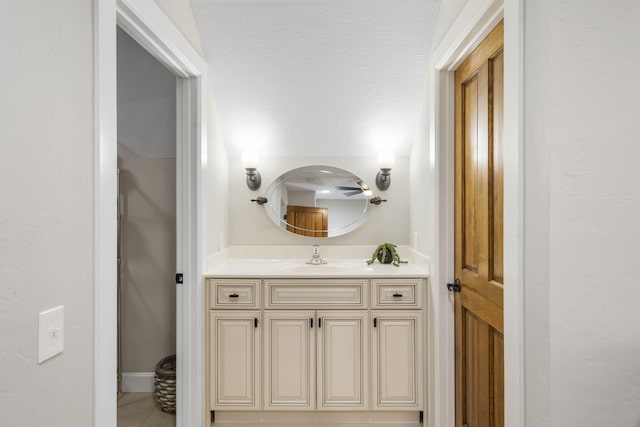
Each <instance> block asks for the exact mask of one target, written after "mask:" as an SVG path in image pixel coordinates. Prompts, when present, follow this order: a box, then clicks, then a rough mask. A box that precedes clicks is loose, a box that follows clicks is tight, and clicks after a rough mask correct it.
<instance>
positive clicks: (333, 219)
mask: <svg viewBox="0 0 640 427" xmlns="http://www.w3.org/2000/svg"><path fill="white" fill-rule="evenodd" d="M265 196H266V198H267V200H268V202H267V204H266V205H265V207H266V212H267V215H268V216H269V218H271V220H272V221H273V222H274V223H275V224H276V225H277V226H278V227H280V228H282V229H283V230H286V231H289V232H291V233H294V234H298V235H302V236H308V237H335V236H341V235H343V234H346V233H349V232H351V231H353V230H355V229H356V228H358V227H359V226H361V225H362V224H363V223H364V222H365V221H366V220H367V217H368V216H369V213H370V212H371V203H369V199H370V198H371V190H369V186H368V185H367V184H365V183H364V182H363V181H362V180H361V179H360V178H358V177H357V176H355V175H354V174H352V173H351V172H348V171H346V170H343V169H339V168H334V167H331V166H305V167H301V168H297V169H292V170H290V171H288V172H286V173H284V174H282V175H280V176H279V177H278V178H277V179H276V180H275V181H273V182H272V183H271V185H269V187H268V188H267V193H266V194H265Z"/></svg>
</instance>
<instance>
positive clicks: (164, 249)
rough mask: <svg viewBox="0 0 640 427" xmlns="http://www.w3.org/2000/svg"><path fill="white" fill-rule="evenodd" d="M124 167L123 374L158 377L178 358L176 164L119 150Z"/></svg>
mask: <svg viewBox="0 0 640 427" xmlns="http://www.w3.org/2000/svg"><path fill="white" fill-rule="evenodd" d="M174 87H175V82H174ZM118 167H119V168H120V203H121V208H120V211H121V213H122V222H121V224H122V244H121V245H122V266H121V270H122V272H121V276H122V307H121V313H122V371H123V372H154V368H155V366H156V363H157V362H158V361H159V360H160V359H161V358H162V357H164V356H167V355H170V354H175V352H176V284H175V274H176V160H175V158H173V159H148V158H144V157H140V156H138V155H136V154H135V153H133V152H132V151H130V150H128V149H127V148H126V147H124V146H123V145H121V144H118Z"/></svg>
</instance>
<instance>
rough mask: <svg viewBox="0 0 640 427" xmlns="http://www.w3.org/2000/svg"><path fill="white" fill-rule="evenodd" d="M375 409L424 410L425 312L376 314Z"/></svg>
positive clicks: (373, 348) (374, 331) (381, 312)
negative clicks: (423, 349)
mask: <svg viewBox="0 0 640 427" xmlns="http://www.w3.org/2000/svg"><path fill="white" fill-rule="evenodd" d="M371 316H372V317H373V322H372V323H373V345H372V351H373V355H372V356H373V382H374V384H373V392H374V393H375V395H374V397H373V406H374V409H389V410H407V409H410V408H411V409H414V410H416V411H417V410H421V409H422V392H421V390H422V377H423V375H422V365H423V363H422V312H420V311H418V310H416V311H410V310H403V311H392V310H389V311H386V310H385V311H373V312H371Z"/></svg>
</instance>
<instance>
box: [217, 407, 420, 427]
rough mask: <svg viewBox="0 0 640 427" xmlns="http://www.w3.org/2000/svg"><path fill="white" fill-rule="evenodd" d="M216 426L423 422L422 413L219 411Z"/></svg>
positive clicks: (386, 424) (413, 423)
mask: <svg viewBox="0 0 640 427" xmlns="http://www.w3.org/2000/svg"><path fill="white" fill-rule="evenodd" d="M215 419H216V423H218V422H227V423H252V424H273V425H279V426H280V425H290V426H294V427H295V426H296V425H300V424H318V423H320V424H341V425H345V424H352V423H353V424H358V425H360V424H383V425H385V426H388V425H396V424H411V425H415V424H416V423H418V422H420V412H419V411H386V410H383V411H333V412H332V411H289V412H283V411H215Z"/></svg>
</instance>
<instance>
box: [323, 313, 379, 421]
mask: <svg viewBox="0 0 640 427" xmlns="http://www.w3.org/2000/svg"><path fill="white" fill-rule="evenodd" d="M317 316H318V317H317V319H318V329H317V330H316V334H317V343H318V409H327V410H336V409H346V410H354V409H355V410H357V409H362V410H364V409H367V407H368V405H367V402H368V397H369V396H368V390H369V381H368V379H369V364H368V360H369V313H368V312H366V311H319V312H318V315H317Z"/></svg>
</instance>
